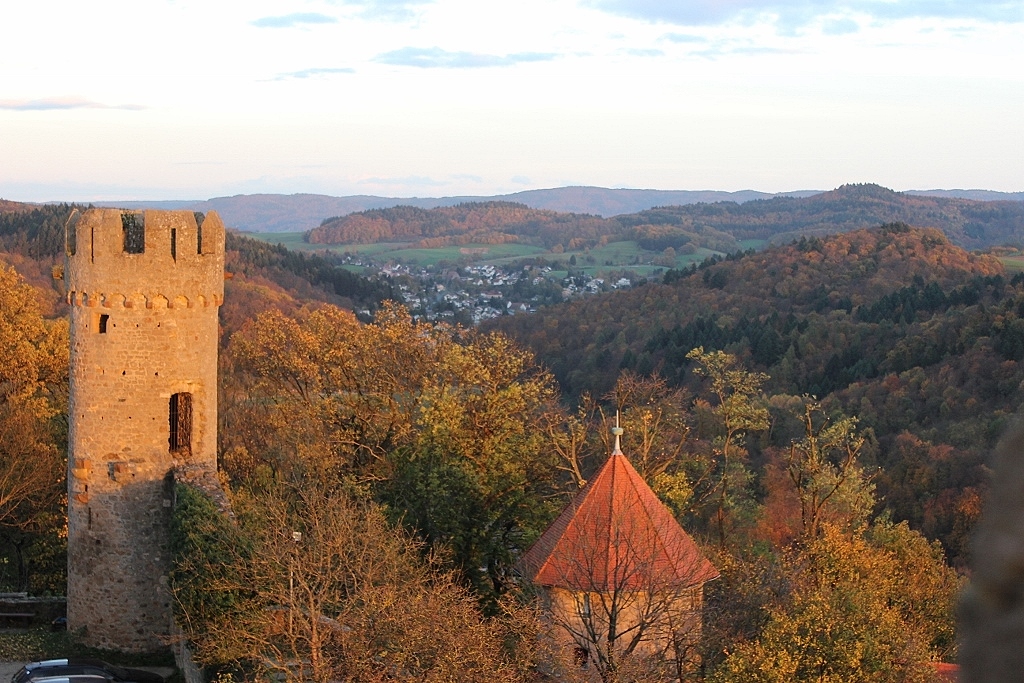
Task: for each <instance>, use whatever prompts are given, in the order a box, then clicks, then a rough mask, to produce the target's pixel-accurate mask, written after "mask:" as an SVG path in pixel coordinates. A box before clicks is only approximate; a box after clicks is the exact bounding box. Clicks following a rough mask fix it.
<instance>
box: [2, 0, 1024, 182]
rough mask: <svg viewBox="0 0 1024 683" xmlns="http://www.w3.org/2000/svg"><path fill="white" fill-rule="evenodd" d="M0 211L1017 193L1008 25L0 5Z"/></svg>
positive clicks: (734, 16)
mask: <svg viewBox="0 0 1024 683" xmlns="http://www.w3.org/2000/svg"><path fill="white" fill-rule="evenodd" d="M0 26H2V27H3V40H0V198H5V199H13V200H20V201H55V200H65V201H71V200H74V201H99V200H108V201H109V200H155V199H206V198H210V197H216V196H225V195H234V194H251V193H263V192H268V193H288V194H291V193H298V192H310V193H321V194H331V195H350V194H376V195H385V196H403V197H408V196H421V197H424V196H452V195H491V194H503V193H509V192H516V191H519V190H526V189H536V188H548V187H561V186H566V185H595V186H601V187H629V188H651V189H663V190H706V189H712V190H742V189H754V190H761V191H765V192H779V191H787V190H801V189H831V188H834V187H837V186H839V185H842V184H844V183H856V182H873V183H879V184H881V185H884V186H886V187H890V188H892V189H896V190H907V189H922V190H923V189H936V188H945V189H968V188H980V189H990V190H1001V191H1021V190H1024V68H1022V67H1024V0H1017V1H1012V2H1002V1H999V0H973V1H966V0H515V1H514V2H510V1H507V0H246V1H245V2H242V1H238V2H234V1H228V0H91V1H90V2H82V1H81V0H33V2H4V3H2V5H0Z"/></svg>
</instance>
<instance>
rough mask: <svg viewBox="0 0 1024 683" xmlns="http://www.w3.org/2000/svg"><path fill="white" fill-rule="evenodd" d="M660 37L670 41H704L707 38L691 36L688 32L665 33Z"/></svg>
mask: <svg viewBox="0 0 1024 683" xmlns="http://www.w3.org/2000/svg"><path fill="white" fill-rule="evenodd" d="M662 38H664V39H665V40H667V41H669V42H672V43H706V42H707V40H708V39H707V38H704V37H703V36H693V35H690V34H688V33H666V34H665V35H663V36H662Z"/></svg>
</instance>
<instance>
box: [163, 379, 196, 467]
mask: <svg viewBox="0 0 1024 683" xmlns="http://www.w3.org/2000/svg"><path fill="white" fill-rule="evenodd" d="M169 418H170V428H171V435H170V438H169V439H168V444H169V445H170V450H171V452H172V453H185V454H189V453H191V452H192V394H189V393H186V392H182V393H180V394H174V395H173V396H171V404H170V411H169Z"/></svg>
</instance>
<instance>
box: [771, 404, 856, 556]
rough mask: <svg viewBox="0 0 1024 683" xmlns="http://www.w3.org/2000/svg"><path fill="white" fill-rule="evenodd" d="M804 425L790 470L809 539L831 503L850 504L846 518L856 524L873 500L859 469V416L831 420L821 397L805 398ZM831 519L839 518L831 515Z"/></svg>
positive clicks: (803, 534)
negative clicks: (815, 399)
mask: <svg viewBox="0 0 1024 683" xmlns="http://www.w3.org/2000/svg"><path fill="white" fill-rule="evenodd" d="M803 423H804V437H803V438H802V439H800V440H799V441H794V442H793V443H792V444H790V447H789V451H788V454H787V456H786V470H787V472H788V474H789V479H790V481H791V482H792V483H793V487H794V489H795V491H796V494H797V497H798V498H799V500H800V538H801V540H802V541H803V542H807V541H811V540H813V539H815V538H817V537H818V535H819V534H820V533H821V523H822V519H823V517H824V515H825V513H826V510H827V506H829V505H830V504H832V503H847V504H848V505H847V507H848V508H850V509H848V511H847V513H848V514H846V515H843V516H844V517H846V519H844V520H842V521H846V522H850V523H853V524H857V523H863V522H864V521H866V519H867V516H868V514H870V511H871V506H872V504H873V502H874V499H873V496H872V495H871V487H870V484H869V483H868V482H867V481H866V480H865V478H864V476H863V474H862V473H861V470H860V468H859V467H857V455H858V454H859V453H860V449H861V447H862V446H863V445H864V437H862V436H859V435H858V434H857V433H856V427H857V419H856V418H852V417H845V416H840V417H839V418H838V419H834V420H833V419H830V418H829V417H828V416H826V415H825V411H824V410H823V409H822V407H821V405H820V404H818V402H817V401H814V400H812V399H805V400H804V414H803ZM833 507H835V508H838V507H840V506H838V505H836V506H833ZM832 522H833V523H834V524H838V523H840V519H838V518H836V516H833V519H832Z"/></svg>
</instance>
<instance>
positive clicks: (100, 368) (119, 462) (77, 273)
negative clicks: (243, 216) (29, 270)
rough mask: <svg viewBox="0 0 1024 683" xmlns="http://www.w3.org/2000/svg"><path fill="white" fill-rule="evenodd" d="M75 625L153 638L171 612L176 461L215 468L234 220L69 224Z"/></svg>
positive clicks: (114, 217) (133, 217) (114, 642)
mask: <svg viewBox="0 0 1024 683" xmlns="http://www.w3.org/2000/svg"><path fill="white" fill-rule="evenodd" d="M66 237H67V250H66V251H67V264H66V267H65V281H66V285H67V289H68V295H67V296H68V303H69V304H70V305H71V386H70V404H69V409H68V411H69V434H68V628H69V629H70V630H71V631H73V632H77V633H79V634H80V635H81V638H82V639H83V640H84V642H85V643H86V644H88V645H92V646H98V647H105V648H115V649H120V650H134V651H146V650H153V649H157V648H160V647H163V646H165V645H166V637H167V634H168V632H169V629H170V624H171V607H170V594H169V592H168V590H167V571H168V566H169V560H170V558H169V554H168V528H169V520H170V512H171V493H172V489H171V483H170V482H171V479H170V473H171V472H172V471H173V469H174V468H175V467H176V466H179V465H190V466H195V465H199V466H206V467H208V468H210V469H211V470H213V469H215V468H216V460H217V339H218V319H217V316H218V308H219V307H220V305H221V303H222V301H223V298H224V226H223V224H222V223H221V221H220V218H219V217H218V216H217V215H216V214H215V213H212V212H211V213H210V214H208V215H207V216H206V217H205V219H204V218H203V217H202V215H201V214H193V213H192V212H188V211H144V212H143V211H137V212H136V211H121V210H118V209H89V210H88V211H85V212H84V213H82V214H78V215H73V216H72V218H71V219H70V220H69V221H68V229H67V236H66Z"/></svg>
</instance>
